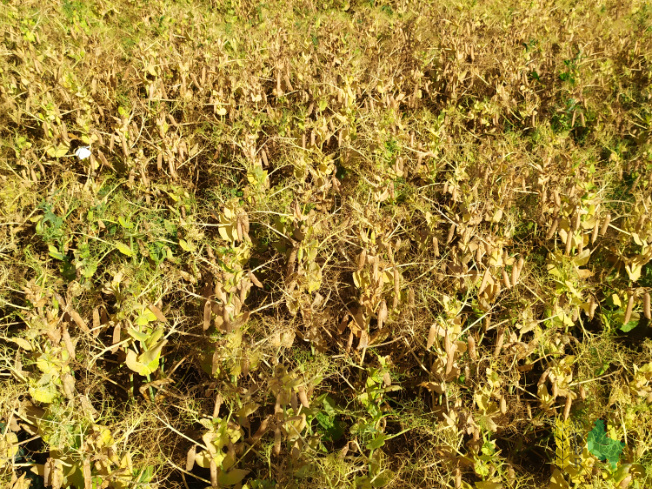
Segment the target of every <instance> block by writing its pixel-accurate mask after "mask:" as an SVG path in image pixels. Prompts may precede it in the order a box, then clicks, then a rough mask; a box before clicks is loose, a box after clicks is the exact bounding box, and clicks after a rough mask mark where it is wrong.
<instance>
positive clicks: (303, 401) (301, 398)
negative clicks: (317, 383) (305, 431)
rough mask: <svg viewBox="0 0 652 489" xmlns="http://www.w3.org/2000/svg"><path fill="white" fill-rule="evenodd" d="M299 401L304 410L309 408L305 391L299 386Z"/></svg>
mask: <svg viewBox="0 0 652 489" xmlns="http://www.w3.org/2000/svg"><path fill="white" fill-rule="evenodd" d="M299 401H301V405H302V406H303V407H304V408H306V409H307V408H309V407H310V403H309V402H308V396H307V395H306V389H304V387H303V386H302V385H300V386H299Z"/></svg>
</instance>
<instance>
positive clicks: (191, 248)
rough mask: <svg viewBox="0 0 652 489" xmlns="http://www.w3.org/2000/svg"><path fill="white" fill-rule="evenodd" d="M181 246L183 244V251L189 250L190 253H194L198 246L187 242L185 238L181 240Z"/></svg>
mask: <svg viewBox="0 0 652 489" xmlns="http://www.w3.org/2000/svg"><path fill="white" fill-rule="evenodd" d="M179 246H181V249H182V250H183V251H187V252H189V253H192V252H193V251H195V250H196V249H197V247H196V246H195V245H194V244H192V243H189V242H187V241H186V240H185V239H180V240H179Z"/></svg>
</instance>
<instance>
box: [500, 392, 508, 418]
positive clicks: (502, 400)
mask: <svg viewBox="0 0 652 489" xmlns="http://www.w3.org/2000/svg"><path fill="white" fill-rule="evenodd" d="M500 412H501V413H503V414H507V401H505V396H503V395H501V396H500Z"/></svg>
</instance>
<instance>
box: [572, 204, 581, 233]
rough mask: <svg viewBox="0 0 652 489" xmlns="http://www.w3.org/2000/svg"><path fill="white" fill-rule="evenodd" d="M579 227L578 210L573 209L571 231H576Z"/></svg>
mask: <svg viewBox="0 0 652 489" xmlns="http://www.w3.org/2000/svg"><path fill="white" fill-rule="evenodd" d="M579 228H580V211H579V209H575V219H574V220H573V231H577V230H578V229H579Z"/></svg>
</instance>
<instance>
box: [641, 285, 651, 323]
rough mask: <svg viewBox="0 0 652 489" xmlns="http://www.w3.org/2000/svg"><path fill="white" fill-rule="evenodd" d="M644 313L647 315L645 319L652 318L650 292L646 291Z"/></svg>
mask: <svg viewBox="0 0 652 489" xmlns="http://www.w3.org/2000/svg"><path fill="white" fill-rule="evenodd" d="M643 315H644V316H645V319H648V320H649V319H652V316H651V315H650V293H649V292H646V293H645V294H643Z"/></svg>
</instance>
